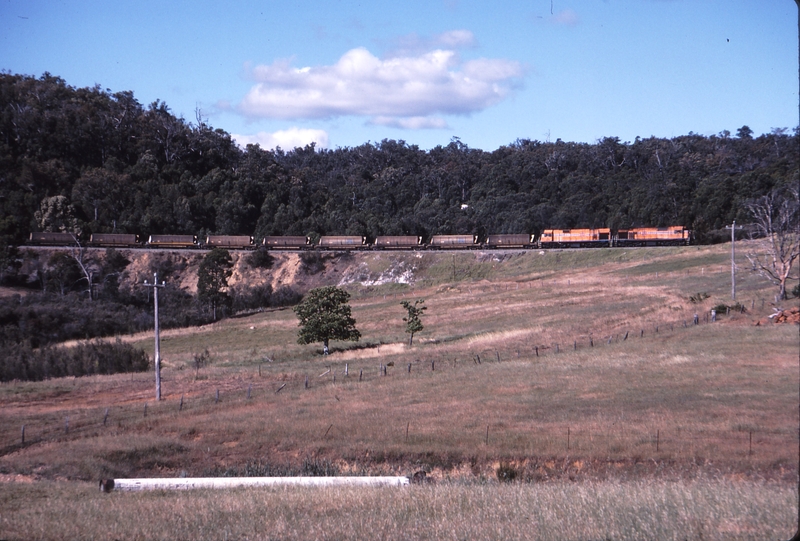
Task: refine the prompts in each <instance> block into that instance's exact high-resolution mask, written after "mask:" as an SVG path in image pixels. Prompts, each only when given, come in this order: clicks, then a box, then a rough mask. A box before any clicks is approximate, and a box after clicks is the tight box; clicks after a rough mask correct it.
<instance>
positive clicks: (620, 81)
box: [0, 0, 798, 150]
mask: <svg viewBox="0 0 800 541" xmlns="http://www.w3.org/2000/svg"><path fill="white" fill-rule="evenodd" d="M797 21H798V14H797V5H796V3H795V2H794V1H792V0H575V1H571V2H566V1H562V0H528V1H524V2H523V1H505V0H493V1H492V2H486V1H475V2H470V1H466V0H425V1H416V0H406V1H404V2H391V3H390V2H367V1H364V2H356V1H348V0H326V1H310V0H309V1H283V2H275V1H238V2H211V1H203V0H193V1H167V2H165V1H163V0H160V1H157V2H156V1H150V0H142V1H137V2H127V1H125V0H117V1H113V2H111V1H107V0H104V1H90V0H87V1H54V0H50V1H40V0H24V1H22V0H0V69H2V70H5V71H8V72H11V73H22V74H27V75H34V76H37V77H38V76H40V75H41V74H42V73H43V72H45V71H48V72H50V73H51V74H53V75H58V76H60V77H63V78H64V79H65V80H66V82H67V83H68V84H70V85H72V86H76V87H83V86H93V85H95V84H99V85H101V86H102V87H103V88H109V89H111V91H113V92H116V91H121V90H132V91H133V92H134V95H135V96H136V98H137V99H138V100H139V101H140V102H141V103H142V104H144V105H148V104H150V103H151V102H153V101H155V100H156V99H160V100H162V101H164V102H166V103H167V105H169V107H170V108H171V109H172V111H173V112H174V113H175V114H176V115H178V116H183V117H184V118H186V119H187V120H188V121H192V122H194V121H195V111H196V109H198V108H199V109H200V110H201V111H202V115H203V117H204V118H207V120H208V122H209V123H210V124H211V125H212V126H214V127H215V128H222V129H224V130H225V131H227V132H229V133H231V134H234V135H235V137H236V139H237V141H239V142H240V143H244V142H259V143H260V144H261V145H262V147H265V148H269V147H273V146H275V145H280V146H281V147H283V148H284V149H289V148H293V147H294V146H296V145H304V144H307V143H308V142H310V141H312V140H315V141H317V143H318V145H320V146H323V147H328V148H336V147H352V146H357V145H360V144H362V143H365V142H368V141H372V142H377V141H381V140H383V139H398V140H399V139H402V140H405V141H407V142H408V143H410V144H416V145H419V146H420V147H421V148H424V149H429V148H432V147H434V146H436V145H446V144H447V143H448V142H450V140H451V139H452V138H453V137H459V138H460V139H461V141H462V142H463V143H465V144H467V145H468V146H470V147H472V148H482V149H484V150H494V149H496V148H498V147H499V146H502V145H505V144H509V143H512V142H514V141H515V140H516V139H538V140H540V141H547V140H551V141H555V140H556V139H558V138H560V139H562V140H565V141H581V142H590V143H591V142H594V141H596V140H597V139H599V138H602V137H619V138H620V139H621V140H622V141H632V140H634V139H635V138H636V137H637V136H640V137H643V138H644V137H650V136H656V137H673V136H678V135H684V134H687V133H689V132H690V131H691V132H695V133H699V134H703V135H711V134H716V133H719V132H721V131H723V130H729V131H730V132H732V133H734V134H735V132H736V130H737V129H738V128H739V127H741V126H742V125H745V124H746V125H748V126H750V128H751V129H753V131H754V132H755V133H756V134H761V133H767V132H770V131H771V130H772V129H773V128H789V129H793V128H794V127H796V126H797V124H798V35H797V32H798V30H797V29H798V22H797Z"/></svg>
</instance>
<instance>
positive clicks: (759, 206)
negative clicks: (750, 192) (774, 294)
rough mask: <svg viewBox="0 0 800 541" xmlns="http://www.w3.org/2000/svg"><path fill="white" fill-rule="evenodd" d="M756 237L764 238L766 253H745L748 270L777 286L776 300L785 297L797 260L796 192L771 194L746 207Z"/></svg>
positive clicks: (799, 199)
mask: <svg viewBox="0 0 800 541" xmlns="http://www.w3.org/2000/svg"><path fill="white" fill-rule="evenodd" d="M747 210H749V211H750V213H751V214H752V216H753V218H754V220H755V222H754V223H755V226H756V229H757V231H758V233H759V234H760V236H763V237H766V238H767V239H768V241H769V243H768V244H767V253H766V254H763V255H762V254H757V253H749V254H747V259H749V260H750V264H751V265H752V269H753V270H754V271H755V272H758V273H759V274H761V275H762V276H764V277H766V278H767V279H768V280H769V281H771V282H772V283H773V284H775V285H776V286H778V299H779V300H783V299H785V298H786V281H787V280H788V279H789V278H792V266H793V265H794V262H795V260H796V259H798V258H800V192H798V190H797V189H796V188H794V189H790V190H788V191H787V192H786V193H780V192H778V191H773V192H771V193H769V194H768V195H765V196H763V197H761V198H759V199H756V200H755V201H751V202H749V203H748V204H747Z"/></svg>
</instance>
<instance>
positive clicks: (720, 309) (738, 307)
mask: <svg viewBox="0 0 800 541" xmlns="http://www.w3.org/2000/svg"><path fill="white" fill-rule="evenodd" d="M712 310H716V311H717V315H722V314H727V313H728V312H729V311H730V312H739V313H741V314H744V313H745V312H747V308H745V307H744V305H743V304H740V303H738V302H737V303H736V304H731V305H728V304H725V303H720V304H718V305H716V306H715V307H714V308H712Z"/></svg>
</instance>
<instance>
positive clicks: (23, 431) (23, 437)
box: [22, 425, 25, 445]
mask: <svg viewBox="0 0 800 541" xmlns="http://www.w3.org/2000/svg"><path fill="white" fill-rule="evenodd" d="M22 445H25V425H22Z"/></svg>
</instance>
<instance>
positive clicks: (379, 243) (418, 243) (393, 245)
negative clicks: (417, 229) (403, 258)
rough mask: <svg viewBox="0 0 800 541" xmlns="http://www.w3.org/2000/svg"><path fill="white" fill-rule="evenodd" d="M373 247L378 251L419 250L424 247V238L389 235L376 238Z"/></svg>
mask: <svg viewBox="0 0 800 541" xmlns="http://www.w3.org/2000/svg"><path fill="white" fill-rule="evenodd" d="M373 247H374V248H376V249H378V250H417V249H419V248H422V247H423V246H422V237H418V236H415V235H396V236H392V235H389V236H382V237H376V238H375V244H373Z"/></svg>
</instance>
